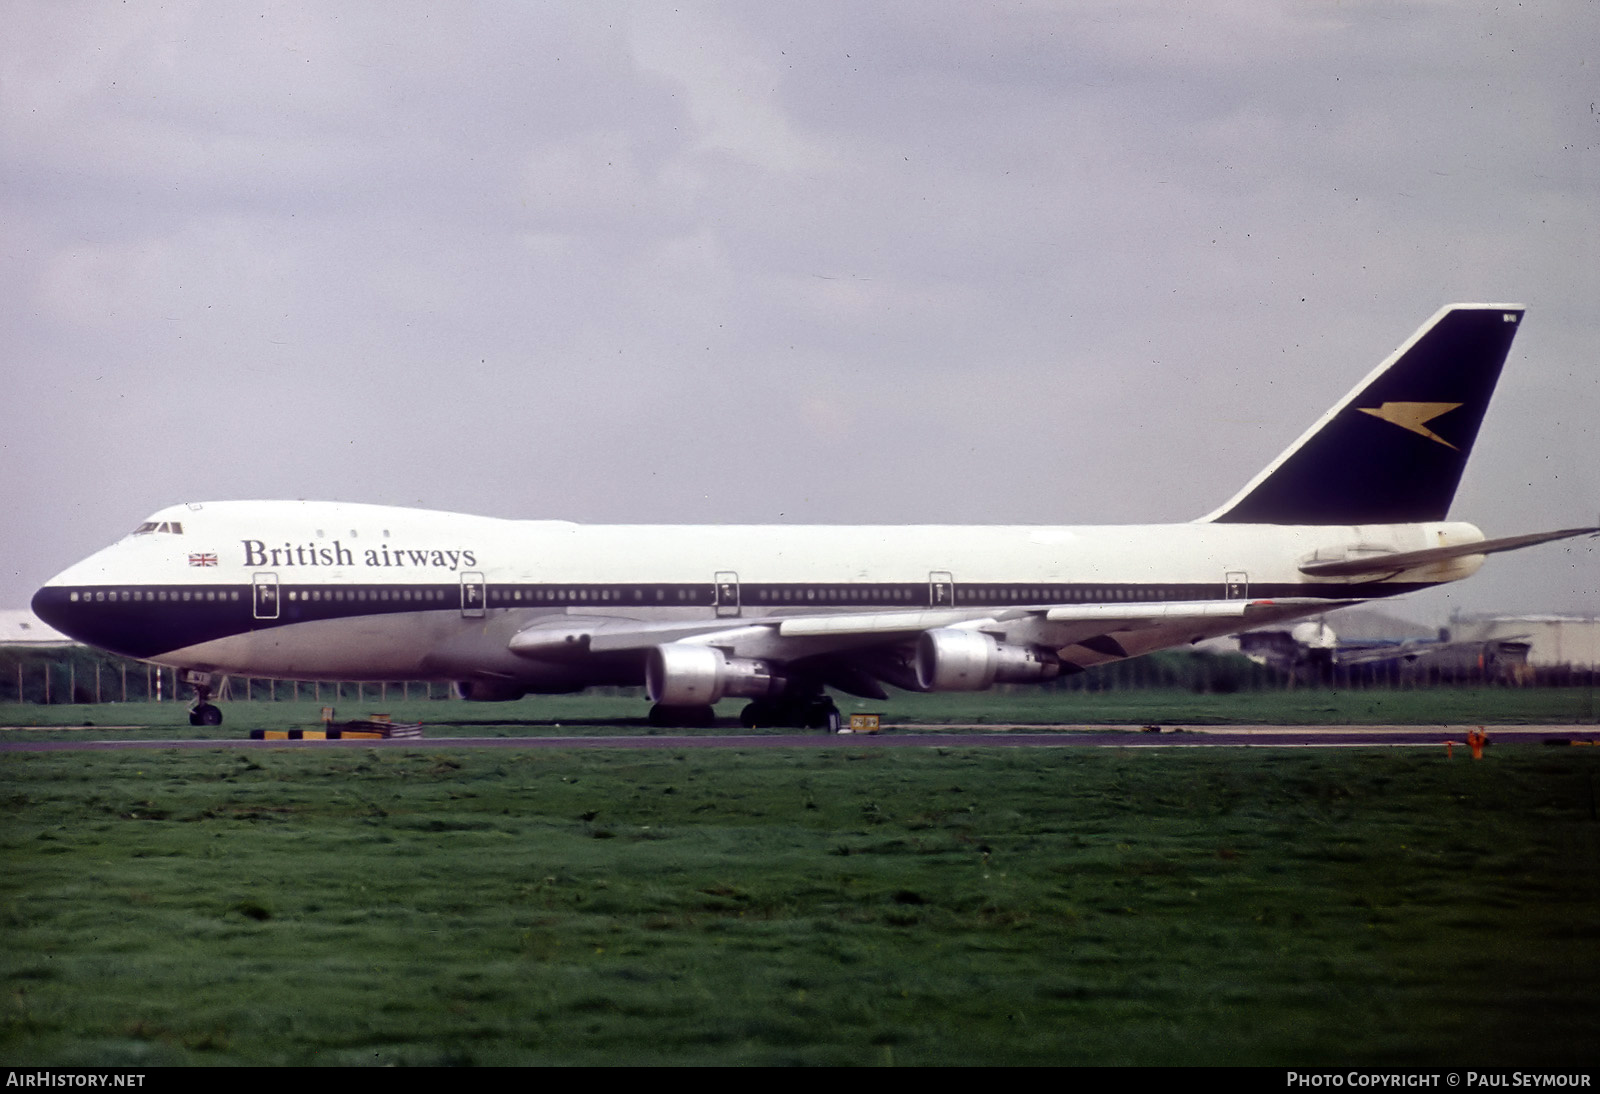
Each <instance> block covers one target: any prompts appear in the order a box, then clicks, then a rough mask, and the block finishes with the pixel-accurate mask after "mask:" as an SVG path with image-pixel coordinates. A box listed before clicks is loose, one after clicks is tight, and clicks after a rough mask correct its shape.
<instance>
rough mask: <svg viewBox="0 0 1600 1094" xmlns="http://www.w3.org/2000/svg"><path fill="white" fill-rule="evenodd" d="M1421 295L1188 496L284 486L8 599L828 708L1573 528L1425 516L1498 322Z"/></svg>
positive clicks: (345, 674)
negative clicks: (1200, 505)
mask: <svg viewBox="0 0 1600 1094" xmlns="http://www.w3.org/2000/svg"><path fill="white" fill-rule="evenodd" d="M1522 315H1523V309H1522V307H1520V306H1518V305H1513V304H1455V305H1451V306H1449V307H1446V308H1443V309H1441V310H1440V311H1439V312H1438V313H1437V314H1436V315H1434V316H1433V318H1431V319H1430V320H1428V322H1427V323H1426V324H1424V325H1423V327H1422V328H1421V329H1420V330H1419V331H1417V333H1416V334H1414V335H1412V336H1411V338H1410V339H1409V340H1408V341H1407V342H1406V343H1405V344H1404V345H1402V346H1401V347H1400V348H1399V349H1398V350H1397V351H1395V353H1394V354H1393V355H1392V356H1391V357H1390V358H1389V359H1388V360H1386V361H1384V362H1383V364H1381V365H1379V366H1378V368H1377V369H1376V370H1374V371H1373V372H1372V373H1371V374H1370V375H1369V376H1367V378H1366V379H1364V380H1362V381H1361V383H1360V384H1358V385H1356V387H1355V389H1354V390H1353V391H1352V392H1351V393H1350V394H1349V395H1347V396H1346V397H1345V398H1344V399H1343V400H1341V401H1340V402H1339V403H1338V405H1336V406H1335V407H1334V408H1333V409H1332V410H1330V411H1328V413H1327V414H1325V415H1323V416H1322V418H1321V419H1319V420H1318V421H1317V422H1316V423H1315V424H1314V425H1312V426H1311V428H1310V429H1308V430H1307V431H1306V432H1305V434H1304V435H1302V436H1301V437H1300V439H1299V440H1297V441H1295V442H1294V443H1293V444H1292V445H1290V446H1289V448H1288V449H1287V450H1285V451H1284V453H1283V454H1282V455H1280V456H1279V457H1278V458H1277V459H1276V460H1274V461H1273V462H1272V463H1271V464H1270V465H1268V467H1267V468H1266V469H1265V470H1263V471H1262V472H1261V473H1260V474H1259V475H1257V476H1256V477H1255V479H1254V480H1252V481H1251V482H1250V483H1249V484H1248V485H1247V486H1245V488H1244V489H1243V490H1241V491H1239V493H1238V494H1237V495H1236V496H1235V497H1233V498H1232V499H1231V500H1229V501H1228V502H1227V503H1226V504H1224V505H1222V506H1221V507H1220V508H1218V509H1217V510H1216V511H1215V512H1212V513H1210V514H1209V515H1207V516H1204V517H1201V518H1200V519H1198V520H1194V521H1191V522H1188V523H1182V524H1164V525H1152V526H1103V527H1045V526H1037V527H1036V526H1027V525H1023V526H1010V527H957V526H942V525H926V526H909V527H800V526H784V525H773V526H721V525H711V526H645V525H606V526H595V525H579V524H571V523H568V522H565V521H553V520H498V519H492V518H487V517H474V516H463V515H459V514H455V513H441V512H428V511H422V510H412V509H396V508H387V507H382V506H373V505H350V504H343V503H338V502H311V501H230V502H205V503H191V504H186V505H176V506H173V507H171V508H168V509H163V510H161V511H160V512H159V513H155V514H153V515H152V516H151V517H150V518H149V519H148V520H146V521H144V522H143V523H141V524H140V525H139V526H138V527H137V528H135V529H134V530H133V532H132V533H131V534H130V535H128V536H126V537H124V538H123V539H121V540H120V541H118V542H117V543H115V544H113V545H112V546H110V547H107V548H105V549H104V550H102V551H100V552H98V553H97V554H95V555H92V556H91V557H89V558H88V559H85V560H84V561H83V562H80V563H78V564H77V565H75V566H73V567H71V568H69V569H68V570H66V571H65V572H64V573H62V574H60V575H59V576H58V577H56V578H55V579H54V580H52V581H51V582H50V583H49V584H48V585H46V586H45V587H44V588H42V589H40V590H39V592H38V593H37V594H36V595H35V596H34V598H33V609H34V611H35V612H36V613H38V615H39V617H40V618H41V619H43V620H45V621H46V622H47V623H49V624H50V625H51V626H53V627H56V628H58V629H59V630H61V631H63V632H65V633H67V634H69V635H71V636H73V637H75V638H77V639H80V640H82V641H84V642H87V643H90V644H91V645H95V646H99V647H102V648H104V649H107V650H112V651H114V652H116V653H119V654H124V655H126V656H129V657H136V658H141V659H143V660H146V661H151V662H154V663H156V664H159V665H167V666H171V667H173V668H176V669H179V670H182V671H183V673H184V676H185V679H186V680H187V681H188V682H189V683H191V684H192V685H193V686H194V687H195V689H196V701H195V704H194V706H193V707H192V708H191V711H190V720H191V721H192V722H194V723H195V724H199V725H216V724H219V723H220V722H221V720H222V714H221V712H220V711H219V710H218V709H217V707H215V706H214V705H212V704H211V703H210V702H209V697H210V693H211V686H212V681H213V679H214V677H215V676H216V675H217V674H224V673H239V674H244V675H249V676H256V677H276V678H279V679H297V680H367V681H380V680H388V681H398V680H447V681H453V682H454V684H455V686H456V688H457V690H458V692H459V694H460V695H461V696H463V697H465V698H468V699H487V700H506V699H515V698H518V697H520V696H523V695H525V694H528V693H555V692H569V691H579V690H582V689H584V688H587V687H592V686H596V685H601V684H622V685H637V684H641V683H642V684H643V685H644V686H645V688H646V691H647V693H648V695H649V697H650V700H651V702H652V703H653V704H654V706H653V707H652V708H651V719H652V721H654V722H656V723H658V724H667V725H689V724H707V723H709V722H710V721H711V720H712V718H713V706H714V704H716V703H717V702H719V701H720V700H722V699H724V698H740V699H747V700H750V701H749V702H748V704H747V705H746V706H745V707H744V708H743V714H742V719H741V720H742V722H743V723H744V724H745V725H747V726H758V725H760V726H774V725H795V726H813V727H830V728H837V725H838V720H839V712H838V709H837V707H836V706H835V705H834V703H833V701H832V700H831V699H829V698H828V697H827V691H826V689H827V688H835V689H837V690H839V691H842V692H847V693H849V694H852V695H858V696H864V697H869V698H873V699H878V700H882V699H885V698H887V694H886V692H885V691H884V685H886V684H887V685H893V686H895V687H899V688H907V689H912V690H916V691H979V690H983V689H985V688H988V687H990V686H992V685H994V684H996V683H1000V682H1006V683H1020V682H1039V681H1046V680H1050V679H1052V678H1055V677H1057V676H1059V675H1061V674H1064V673H1072V672H1079V671H1082V670H1083V669H1086V668H1089V667H1091V666H1094V665H1099V664H1104V663H1106V662H1109V661H1115V660H1118V659H1120V658H1126V657H1135V656H1138V655H1140V654H1144V653H1149V652H1151V651H1152V650H1159V649H1164V648H1167V647H1171V646H1178V645H1183V644H1185V643H1190V642H1196V641H1199V640H1201V639H1204V638H1210V637H1214V636H1217V635H1224V634H1231V633H1234V632H1236V631H1241V630H1245V629H1247V628H1251V627H1255V626H1258V625H1261V624H1266V623H1279V622H1283V621H1285V620H1293V619H1298V618H1302V617H1305V616H1310V615H1315V614H1318V613H1321V612H1325V611H1328V610H1329V609H1331V608H1337V607H1341V606H1343V605H1347V604H1352V603H1355V602H1357V601H1361V600H1369V599H1373V598H1376V597H1388V596H1394V595H1397V594H1400V593H1407V592H1411V591H1414V590H1417V589H1424V588H1428V587H1430V586H1433V585H1438V584H1441V583H1443V582H1449V581H1457V580H1460V579H1461V578H1464V577H1467V576H1469V575H1471V574H1472V573H1473V572H1475V571H1476V570H1477V569H1478V567H1479V566H1480V565H1482V563H1483V561H1484V558H1485V556H1487V555H1489V554H1493V553H1496V552H1499V551H1509V550H1514V549H1516V548H1519V547H1527V546H1532V545H1533V544H1537V543H1546V542H1549V541H1552V540H1558V539H1563V538H1565V537H1568V536H1576V535H1581V534H1585V533H1593V532H1595V531H1597V530H1600V529H1595V528H1567V529H1563V530H1560V531H1554V532H1540V533H1535V534H1531V535H1521V536H1513V537H1510V538H1506V539H1493V540H1489V539H1485V538H1484V535H1483V533H1482V532H1480V531H1479V530H1478V529H1477V528H1475V527H1474V526H1473V525H1471V524H1465V523H1461V522H1452V521H1447V520H1446V519H1445V517H1446V514H1447V512H1448V510H1449V508H1450V502H1451V499H1452V498H1453V496H1454V494H1455V491H1456V486H1457V484H1458V482H1459V481H1460V478H1461V472H1462V468H1463V467H1464V466H1465V464H1466V460H1467V455H1468V453H1469V452H1470V451H1471V449H1472V444H1473V441H1474V439H1475V438H1476V437H1477V434H1478V427H1479V424H1480V423H1481V422H1482V420H1483V415H1484V411H1485V410H1486V409H1487V408H1488V405H1489V398H1490V395H1491V394H1492V393H1493V391H1494V386H1495V382H1496V381H1497V379H1498V378H1499V375H1500V370H1501V367H1502V366H1503V365H1504V363H1505V360H1506V355H1507V353H1508V351H1509V350H1510V347H1511V340H1512V338H1513V336H1514V335H1515V334H1516V331H1517V327H1518V324H1519V323H1520V322H1521V320H1522Z"/></svg>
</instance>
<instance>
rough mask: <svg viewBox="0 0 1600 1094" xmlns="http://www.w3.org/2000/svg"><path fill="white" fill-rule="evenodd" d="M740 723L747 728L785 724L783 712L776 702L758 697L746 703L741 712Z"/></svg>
mask: <svg viewBox="0 0 1600 1094" xmlns="http://www.w3.org/2000/svg"><path fill="white" fill-rule="evenodd" d="M739 724H740V725H742V726H744V728H746V729H760V728H761V727H762V726H781V725H783V713H782V711H780V710H779V709H778V707H777V705H776V704H775V703H770V702H766V701H764V700H761V699H757V700H756V701H755V702H753V703H747V704H745V708H744V709H743V710H741V711H740V712H739Z"/></svg>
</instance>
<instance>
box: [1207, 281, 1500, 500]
mask: <svg viewBox="0 0 1600 1094" xmlns="http://www.w3.org/2000/svg"><path fill="white" fill-rule="evenodd" d="M1522 313H1523V308H1522V306H1521V305H1520V304H1451V305H1449V306H1448V307H1445V308H1441V309H1440V310H1439V312H1438V313H1437V314H1436V315H1434V317H1433V318H1432V319H1430V320H1428V322H1427V323H1425V324H1423V326H1422V329H1421V330H1419V331H1417V333H1416V334H1413V335H1412V336H1411V338H1410V339H1409V340H1408V341H1407V342H1406V343H1405V345H1403V346H1401V347H1400V348H1399V349H1398V350H1396V351H1395V352H1394V354H1393V355H1392V356H1391V357H1390V358H1389V359H1388V360H1387V361H1385V362H1384V363H1383V364H1381V365H1379V366H1378V367H1377V369H1376V370H1375V371H1374V372H1373V373H1372V374H1371V375H1370V376H1368V377H1367V378H1366V379H1365V380H1363V381H1361V383H1360V384H1358V385H1356V388H1355V390H1354V391H1352V392H1351V393H1350V394H1349V395H1346V396H1345V397H1344V399H1343V400H1341V401H1340V402H1339V404H1338V405H1337V406H1335V407H1334V408H1333V409H1332V410H1330V411H1328V413H1327V414H1325V415H1323V416H1322V418H1321V420H1320V421H1318V422H1317V423H1316V424H1315V425H1313V426H1312V427H1311V428H1310V429H1309V430H1307V431H1306V432H1305V434H1304V435H1303V436H1301V438H1300V439H1299V440H1298V441H1296V442H1295V443H1294V444H1292V445H1290V446H1289V448H1288V449H1287V450H1286V451H1285V452H1284V453H1283V455H1281V456H1279V457H1278V458H1277V459H1276V460H1274V461H1273V462H1272V464H1271V465H1270V466H1268V467H1267V469H1266V470H1264V471H1262V472H1261V474H1259V475H1257V476H1256V477H1255V479H1254V480H1253V481H1252V482H1251V483H1250V485H1248V486H1246V487H1245V488H1244V489H1243V490H1241V491H1240V492H1239V493H1238V495H1237V496H1235V497H1234V498H1233V499H1232V500H1231V501H1229V502H1228V503H1227V504H1226V505H1224V506H1223V507H1222V508H1220V509H1218V510H1217V511H1216V512H1214V513H1212V514H1210V515H1209V516H1206V517H1203V518H1202V519H1203V520H1210V521H1218V522H1222V523H1230V524H1410V523H1415V522H1419V521H1436V520H1443V519H1445V514H1446V513H1448V512H1449V510H1450V501H1451V499H1452V498H1454V497H1455V493H1456V486H1457V485H1458V484H1459V483H1460V482H1461V471H1462V469H1463V468H1464V467H1466V464H1467V456H1468V455H1469V454H1470V453H1471V452H1472V443H1473V441H1475V440H1477V437H1478V426H1479V425H1480V424H1481V423H1482V421H1483V414H1484V411H1486V410H1487V409H1488V408H1489V398H1490V396H1492V395H1493V394H1494V385H1495V381H1497V380H1498V379H1499V378H1500V369H1501V366H1503V365H1504V364H1505V361H1506V354H1507V353H1509V352H1510V350H1511V339H1512V338H1513V337H1514V336H1515V335H1516V333H1517V327H1518V325H1519V324H1520V323H1521V322H1522Z"/></svg>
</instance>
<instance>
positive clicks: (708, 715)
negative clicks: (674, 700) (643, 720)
mask: <svg viewBox="0 0 1600 1094" xmlns="http://www.w3.org/2000/svg"><path fill="white" fill-rule="evenodd" d="M649 721H650V724H651V725H653V726H662V727H667V728H672V729H704V728H707V727H709V726H714V725H716V724H717V711H716V708H715V707H711V706H698V707H668V706H662V705H661V704H660V703H657V704H655V705H654V706H652V707H651V708H650V718H649Z"/></svg>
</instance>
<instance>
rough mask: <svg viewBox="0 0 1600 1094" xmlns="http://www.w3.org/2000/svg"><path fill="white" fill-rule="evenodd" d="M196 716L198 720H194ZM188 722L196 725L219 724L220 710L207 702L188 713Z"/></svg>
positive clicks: (220, 718) (220, 719)
mask: <svg viewBox="0 0 1600 1094" xmlns="http://www.w3.org/2000/svg"><path fill="white" fill-rule="evenodd" d="M196 718H198V719H200V720H199V721H198V722H197V721H195V719H196ZM189 722H190V724H191V725H197V726H220V725H221V724H222V711H221V710H219V709H218V708H216V707H214V706H212V705H211V704H210V703H207V704H205V706H203V707H201V708H200V709H199V710H196V711H195V712H194V713H193V714H191V715H189Z"/></svg>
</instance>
